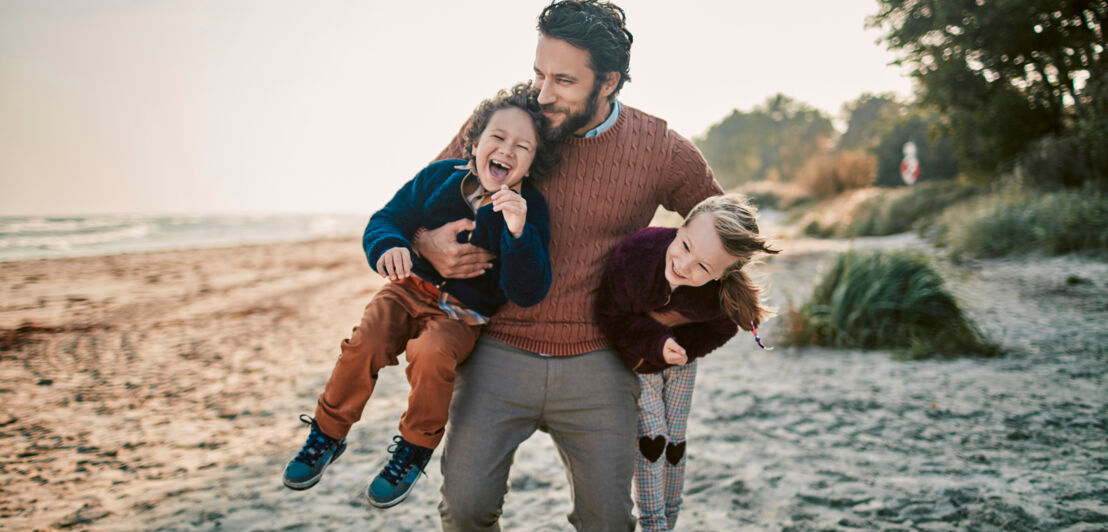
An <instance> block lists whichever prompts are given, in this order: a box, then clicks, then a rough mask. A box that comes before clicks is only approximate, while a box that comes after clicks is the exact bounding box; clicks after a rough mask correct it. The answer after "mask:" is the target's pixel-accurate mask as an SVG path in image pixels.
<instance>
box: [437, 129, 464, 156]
mask: <svg viewBox="0 0 1108 532" xmlns="http://www.w3.org/2000/svg"><path fill="white" fill-rule="evenodd" d="M466 129H469V120H466V121H465V123H463V124H462V127H461V129H459V130H458V132H457V133H456V134H455V135H454V138H452V139H450V144H447V145H446V147H445V148H443V150H442V151H441V152H439V156H438V157H436V158H435V160H436V161H441V160H443V159H461V158H462V155H463V153H464V151H465V150H464V147H465V134H466Z"/></svg>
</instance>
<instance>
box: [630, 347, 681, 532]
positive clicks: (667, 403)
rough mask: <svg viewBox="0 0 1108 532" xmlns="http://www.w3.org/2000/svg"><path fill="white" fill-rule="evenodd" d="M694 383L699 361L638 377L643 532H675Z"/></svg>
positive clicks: (637, 496) (638, 475)
mask: <svg viewBox="0 0 1108 532" xmlns="http://www.w3.org/2000/svg"><path fill="white" fill-rule="evenodd" d="M695 383H696V361H695V360H694V361H693V362H692V363H691V364H689V365H686V366H671V367H668V368H666V369H664V370H662V371H661V372H658V373H650V374H639V384H640V392H639V453H638V454H637V455H636V456H635V504H636V505H637V506H638V507H639V525H641V527H642V529H643V531H644V532H647V531H655V530H672V529H673V527H674V526H676V524H677V513H678V511H680V509H681V492H682V491H683V490H684V485H685V427H686V425H687V424H688V420H689V408H690V407H691V406H692V395H693V386H694V385H695Z"/></svg>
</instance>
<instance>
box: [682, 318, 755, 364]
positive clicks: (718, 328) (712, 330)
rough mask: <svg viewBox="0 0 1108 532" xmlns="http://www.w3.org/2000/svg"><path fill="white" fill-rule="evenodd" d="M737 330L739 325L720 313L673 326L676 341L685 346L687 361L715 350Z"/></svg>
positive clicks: (736, 332) (732, 336)
mask: <svg viewBox="0 0 1108 532" xmlns="http://www.w3.org/2000/svg"><path fill="white" fill-rule="evenodd" d="M738 332H739V326H738V325H736V324H735V322H733V321H731V318H729V317H728V316H727V315H726V314H723V313H720V315H719V316H717V317H716V318H714V319H712V320H709V321H701V322H696V323H690V324H687V325H679V326H677V327H674V328H673V335H674V337H675V338H676V339H677V343H679V344H681V347H684V348H685V354H686V355H687V356H688V357H689V362H692V361H693V360H696V359H698V358H700V357H702V356H704V355H707V354H708V353H711V352H712V351H715V350H716V349H718V348H719V347H720V346H722V345H723V344H725V343H727V341H728V340H730V339H731V338H734V336H735V335H736V334H738Z"/></svg>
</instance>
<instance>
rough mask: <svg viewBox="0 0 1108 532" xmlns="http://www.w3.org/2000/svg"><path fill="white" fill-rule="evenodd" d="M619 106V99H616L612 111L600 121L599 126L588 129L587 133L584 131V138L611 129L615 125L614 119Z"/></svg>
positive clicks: (617, 113) (617, 116)
mask: <svg viewBox="0 0 1108 532" xmlns="http://www.w3.org/2000/svg"><path fill="white" fill-rule="evenodd" d="M619 108H620V105H619V100H616V101H615V104H614V105H612V112H610V113H608V119H607V120H605V121H604V122H601V124H600V125H599V126H596V127H594V128H592V129H590V130H589V131H588V132H587V133H585V136H584V138H586V139H591V138H593V137H596V136H599V135H600V134H601V133H604V132H605V131H608V130H609V129H611V128H612V126H614V125H615V123H616V120H617V119H618V118H619Z"/></svg>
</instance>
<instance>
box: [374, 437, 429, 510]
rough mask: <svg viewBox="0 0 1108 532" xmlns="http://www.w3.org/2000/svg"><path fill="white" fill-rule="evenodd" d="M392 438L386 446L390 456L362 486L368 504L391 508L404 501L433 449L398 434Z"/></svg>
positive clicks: (424, 467)
mask: <svg viewBox="0 0 1108 532" xmlns="http://www.w3.org/2000/svg"><path fill="white" fill-rule="evenodd" d="M392 441H393V442H395V443H393V444H392V445H390V446H389V452H390V453H392V458H390V459H389V463H387V464H385V468H384V469H382V470H381V473H380V474H378V475H377V477H376V478H374V479H373V482H371V483H370V484H369V489H367V490H366V496H367V497H369V504H372V505H373V506H376V507H378V508H391V507H393V506H396V505H397V504H400V503H401V502H404V499H407V498H408V494H409V493H411V491H412V487H413V486H415V483H416V481H417V480H419V476H420V475H422V474H423V471H424V470H425V469H426V468H427V462H429V461H430V460H431V455H432V454H434V452H435V450H434V449H428V448H426V447H420V446H419V445H415V444H413V443H411V442H409V441H408V440H405V439H404V438H402V437H400V436H393V438H392Z"/></svg>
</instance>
